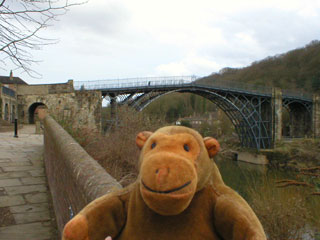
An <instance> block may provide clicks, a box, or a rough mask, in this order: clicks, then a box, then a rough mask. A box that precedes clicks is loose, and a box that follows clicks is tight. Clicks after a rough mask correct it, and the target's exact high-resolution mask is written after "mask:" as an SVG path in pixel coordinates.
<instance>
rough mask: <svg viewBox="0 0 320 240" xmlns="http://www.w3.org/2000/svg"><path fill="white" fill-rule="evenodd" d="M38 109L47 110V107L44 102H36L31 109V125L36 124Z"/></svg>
mask: <svg viewBox="0 0 320 240" xmlns="http://www.w3.org/2000/svg"><path fill="white" fill-rule="evenodd" d="M37 108H47V106H46V105H45V104H44V103H42V102H35V103H33V104H31V105H30V107H29V111H28V112H29V124H34V123H35V114H36V113H37V111H36V109H37Z"/></svg>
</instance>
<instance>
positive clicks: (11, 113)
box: [0, 84, 17, 122]
mask: <svg viewBox="0 0 320 240" xmlns="http://www.w3.org/2000/svg"><path fill="white" fill-rule="evenodd" d="M2 86H3V85H2V84H0V118H1V119H4V120H6V121H8V122H13V121H14V119H15V118H16V117H17V114H16V113H17V99H16V97H13V96H9V95H6V94H4V93H3V92H2ZM6 105H7V114H5V111H6Z"/></svg>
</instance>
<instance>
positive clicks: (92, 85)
mask: <svg viewBox="0 0 320 240" xmlns="http://www.w3.org/2000/svg"><path fill="white" fill-rule="evenodd" d="M186 85H188V86H190V85H195V86H203V87H212V88H217V89H223V90H230V91H237V92H243V93H249V94H252V93H255V94H268V95H271V94H272V87H268V86H259V85H254V84H247V83H242V82H236V81H224V80H210V81H206V79H205V78H199V77H197V76H195V75H192V76H169V77H144V78H125V79H109V80H96V81H75V82H74V89H75V90H108V89H110V90H111V89H126V88H148V87H150V88H152V87H160V86H161V87H173V86H186ZM282 95H283V96H286V97H296V98H300V99H304V100H310V99H312V94H310V93H303V92H301V91H299V92H298V91H292V90H282Z"/></svg>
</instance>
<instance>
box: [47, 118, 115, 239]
mask: <svg viewBox="0 0 320 240" xmlns="http://www.w3.org/2000/svg"><path fill="white" fill-rule="evenodd" d="M44 148H45V150H44V159H45V168H46V174H47V178H48V183H49V187H50V191H51V195H52V198H53V205H54V210H55V214H56V219H57V224H58V228H59V231H60V233H61V232H62V230H63V227H64V225H65V224H66V223H67V222H68V221H69V219H70V217H71V216H72V215H75V214H77V213H78V212H79V211H80V210H81V209H82V208H83V207H84V206H86V205H87V204H88V203H89V202H91V201H92V200H94V199H96V198H97V197H100V196H102V195H104V194H106V193H108V192H109V191H110V190H111V189H112V188H121V185H120V184H119V183H118V182H117V181H116V180H115V179H114V178H113V177H111V176H110V175H109V174H108V173H107V172H106V171H105V170H104V169H103V168H102V167H101V166H100V165H99V164H98V163H97V162H96V161H95V160H94V159H92V158H91V157H90V156H89V155H88V154H87V152H86V151H85V150H84V149H82V147H81V146H80V145H79V144H78V143H77V142H75V140H74V139H73V138H72V137H71V136H70V135H69V134H68V133H67V132H66V131H65V130H64V129H63V128H62V127H61V126H60V125H59V124H58V123H57V122H56V121H55V120H53V118H52V117H50V116H49V115H48V116H46V117H45V119H44Z"/></svg>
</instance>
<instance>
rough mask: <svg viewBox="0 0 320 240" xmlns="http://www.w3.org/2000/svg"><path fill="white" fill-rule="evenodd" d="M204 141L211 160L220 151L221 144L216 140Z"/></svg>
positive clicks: (210, 138) (206, 138)
mask: <svg viewBox="0 0 320 240" xmlns="http://www.w3.org/2000/svg"><path fill="white" fill-rule="evenodd" d="M203 141H204V145H205V146H206V148H207V151H208V153H209V157H210V158H212V157H213V156H215V155H216V154H217V153H218V152H219V151H220V144H219V142H218V141H217V140H216V139H215V138H212V137H205V138H204V139H203Z"/></svg>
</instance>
